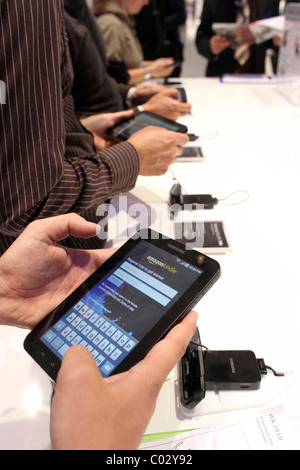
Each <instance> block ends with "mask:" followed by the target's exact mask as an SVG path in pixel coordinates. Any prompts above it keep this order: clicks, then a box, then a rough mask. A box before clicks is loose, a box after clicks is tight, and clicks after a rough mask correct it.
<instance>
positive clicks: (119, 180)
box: [102, 142, 140, 195]
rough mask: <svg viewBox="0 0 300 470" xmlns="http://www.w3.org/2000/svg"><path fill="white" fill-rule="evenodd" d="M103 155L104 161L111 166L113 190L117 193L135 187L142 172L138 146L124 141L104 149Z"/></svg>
mask: <svg viewBox="0 0 300 470" xmlns="http://www.w3.org/2000/svg"><path fill="white" fill-rule="evenodd" d="M104 154H105V156H104ZM102 155H103V162H104V163H106V164H107V166H108V167H109V168H110V174H111V178H112V181H111V183H112V186H111V189H112V191H111V192H112V193H113V194H115V195H116V194H120V193H124V192H128V191H130V190H131V189H132V188H134V186H135V184H136V180H137V178H138V175H139V172H140V157H139V154H138V152H137V150H136V148H135V147H134V146H133V145H132V144H131V143H130V142H122V143H120V144H116V145H113V146H112V147H110V148H108V149H106V150H104V152H103V153H102Z"/></svg>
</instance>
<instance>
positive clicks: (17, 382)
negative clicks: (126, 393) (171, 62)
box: [0, 78, 300, 449]
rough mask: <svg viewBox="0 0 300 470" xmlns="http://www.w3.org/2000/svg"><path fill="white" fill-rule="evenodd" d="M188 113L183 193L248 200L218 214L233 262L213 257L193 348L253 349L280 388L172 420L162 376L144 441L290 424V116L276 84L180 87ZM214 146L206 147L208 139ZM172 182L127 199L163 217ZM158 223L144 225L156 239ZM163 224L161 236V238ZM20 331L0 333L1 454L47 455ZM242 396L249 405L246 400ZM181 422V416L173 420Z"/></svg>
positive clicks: (295, 330) (297, 110)
mask: <svg viewBox="0 0 300 470" xmlns="http://www.w3.org/2000/svg"><path fill="white" fill-rule="evenodd" d="M183 82H184V86H185V89H186V92H187V96H188V99H189V101H190V102H191V103H192V104H193V110H192V114H191V115H190V116H187V117H186V118H184V119H182V122H183V123H185V124H186V125H187V126H188V127H189V132H193V133H195V134H197V135H199V136H200V139H199V140H198V141H197V142H195V143H194V144H193V145H200V146H201V147H202V149H203V151H204V154H205V157H206V159H205V162H201V163H184V164H182V163H176V164H175V165H173V166H172V171H173V173H174V174H175V175H176V177H177V179H178V180H179V181H180V183H181V184H182V186H183V187H184V188H185V189H186V191H187V192H188V193H203V194H204V193H209V194H212V195H213V196H214V197H217V198H222V197H225V196H226V195H227V194H229V193H231V192H232V191H237V190H246V191H248V192H249V193H250V196H251V197H250V199H249V201H248V202H246V203H244V204H241V205H238V206H230V207H229V206H226V207H225V206H221V205H219V206H217V207H216V209H214V210H213V211H207V212H206V213H205V217H206V218H208V219H210V220H213V219H215V220H220V219H221V220H224V221H225V223H226V226H227V229H228V233H229V236H230V239H231V242H232V247H233V252H232V254H229V255H219V256H215V258H216V259H217V260H218V261H219V263H220V265H221V268H222V273H223V274H222V277H221V279H220V280H219V281H218V283H217V284H216V285H215V286H214V287H213V289H212V290H211V291H210V292H209V293H208V294H207V295H206V297H205V298H204V299H203V300H201V302H200V303H199V305H198V306H197V310H198V312H199V322H198V326H199V330H200V334H201V338H202V341H203V343H204V344H205V345H206V346H208V347H209V348H211V349H251V350H253V351H254V352H255V353H256V355H257V357H263V358H264V359H265V360H266V363H267V364H268V365H270V366H272V367H273V368H274V369H276V370H278V371H284V372H288V374H287V376H286V378H275V377H273V376H272V375H268V376H267V377H265V378H263V383H262V387H261V389H260V390H259V391H256V392H234V393H233V392H231V393H230V394H228V393H227V394H224V393H223V394H220V396H219V397H216V396H215V395H214V394H213V392H210V393H209V394H208V396H207V398H206V399H205V401H204V402H203V403H202V404H201V405H199V407H197V408H196V410H195V411H194V412H193V413H185V412H184V410H179V407H178V403H177V400H176V390H177V382H176V379H177V372H176V369H175V370H174V372H173V373H172V374H170V376H169V379H168V380H167V381H166V382H165V384H164V387H163V390H162V392H161V394H160V397H159V399H158V403H157V408H156V411H155V414H154V416H153V419H152V420H151V423H150V425H149V428H148V430H147V433H159V432H169V431H174V430H181V429H191V428H197V427H204V426H208V425H211V424H221V423H222V422H224V420H225V419H228V418H230V417H236V416H243V415H244V414H245V413H249V412H253V411H254V410H256V409H258V408H266V407H273V406H275V405H284V406H285V409H286V413H287V414H288V416H291V417H293V416H300V402H299V396H300V393H299V392H300V366H299V358H300V342H299V333H300V315H299V313H300V312H299V310H300V308H299V306H300V279H299V261H300V256H299V247H298V239H299V228H300V223H299V202H300V197H299V180H300V158H299V154H300V152H299V149H300V145H299V143H300V142H299V141H300V138H299V136H300V133H299V127H300V107H299V106H298V107H297V106H294V105H293V104H291V103H290V102H289V101H288V100H287V99H285V98H284V97H283V96H282V95H281V94H280V93H279V92H278V90H277V87H276V85H257V84H256V85H249V84H247V85H236V84H235V85H228V84H226V85H225V84H220V83H219V81H218V80H215V79H203V78H202V79H185V80H183ZM211 132H216V133H217V136H216V137H215V138H214V139H212V140H209V139H207V137H205V136H207V135H208V134H210V133H211ZM173 183H174V181H173V179H172V174H171V173H170V172H168V174H167V175H165V176H163V177H160V178H157V177H153V178H142V177H141V178H139V179H138V182H137V185H136V188H135V189H134V190H133V191H132V193H131V196H130V197H131V198H133V200H134V201H135V202H136V201H138V202H141V201H142V202H145V203H147V204H149V206H151V205H152V204H154V206H155V208H156V209H157V208H159V207H160V205H161V207H162V211H164V210H166V207H167V206H166V204H165V203H167V201H168V194H169V191H170V188H171V186H172V184H173ZM157 223H158V219H156V221H155V222H154V224H153V226H154V228H157V227H156V226H157ZM167 225H168V220H166V217H165V216H164V217H162V221H161V227H162V229H163V230H164V231H166V230H167ZM26 334H27V332H26V331H21V330H17V329H14V328H7V327H1V328H0V377H1V401H0V449H48V448H50V437H49V410H50V399H51V386H50V383H49V380H48V378H47V376H46V375H45V374H44V373H43V371H42V370H41V369H40V368H39V367H38V366H37V365H35V363H34V362H33V361H32V360H31V358H30V357H29V356H27V354H26V353H25V352H24V350H23V348H22V342H23V339H24V338H25V336H26ZM246 394H248V395H246ZM183 415H184V416H183Z"/></svg>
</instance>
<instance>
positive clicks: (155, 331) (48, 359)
mask: <svg viewBox="0 0 300 470" xmlns="http://www.w3.org/2000/svg"><path fill="white" fill-rule="evenodd" d="M137 237H139V238H137ZM142 240H145V241H147V242H148V243H151V244H153V245H154V246H157V247H159V248H161V249H163V250H165V251H167V252H168V253H170V254H172V255H178V257H180V258H181V259H182V260H185V261H186V262H188V263H190V264H192V265H194V266H199V267H200V268H201V269H202V270H203V273H202V274H201V275H200V276H199V278H198V279H197V281H196V282H194V283H193V284H192V285H191V286H190V288H189V289H188V290H187V292H185V294H184V295H183V296H182V297H181V298H180V299H179V300H178V301H177V302H176V303H175V304H174V305H173V306H172V308H171V309H170V310H169V311H168V312H166V314H165V315H164V317H163V318H162V319H161V320H160V321H159V322H158V323H157V324H156V325H155V326H154V327H153V328H152V329H151V330H150V331H149V332H148V333H147V334H146V336H145V337H144V338H143V340H141V342H140V343H139V344H138V345H137V346H136V347H135V348H134V349H133V350H132V352H131V353H129V354H128V356H127V357H126V358H125V359H124V361H123V362H122V363H121V364H120V365H119V366H118V367H117V368H116V369H115V370H114V371H113V372H112V374H111V375H115V374H117V373H120V372H124V371H126V370H128V369H130V368H131V367H132V366H133V365H135V364H136V363H137V362H139V361H140V360H142V359H143V357H145V355H146V354H147V353H148V352H149V350H150V349H151V348H152V347H153V346H154V344H156V343H157V342H158V341H159V340H160V339H162V338H163V337H164V336H165V335H166V334H167V333H168V331H170V329H171V328H172V327H173V326H174V325H175V324H176V323H178V322H179V321H181V320H182V319H183V318H184V317H185V315H187V313H188V312H190V311H191V310H192V309H193V307H194V306H195V305H196V304H197V303H198V302H199V300H200V299H201V297H203V296H204V295H205V294H206V292H207V291H208V290H209V289H210V288H211V287H212V285H213V284H214V283H215V282H216V281H217V279H218V278H219V277H220V275H221V270H220V265H219V264H218V262H217V261H215V260H213V259H211V258H209V257H207V256H206V255H203V254H201V253H199V252H196V251H194V250H190V249H186V248H185V246H184V245H182V244H180V243H178V242H176V241H174V240H171V239H170V238H167V237H164V236H162V235H161V234H158V233H157V232H154V231H152V230H150V229H146V230H142V231H141V232H139V234H138V235H136V236H134V237H133V238H131V239H130V240H128V242H126V243H125V244H124V245H123V246H122V247H121V248H120V249H119V250H118V251H117V252H116V253H115V254H114V255H113V256H112V257H111V258H109V259H108V260H107V261H106V262H105V263H104V264H103V265H102V266H101V267H100V268H99V269H98V270H97V271H96V272H95V273H93V274H92V275H91V276H90V277H89V278H88V279H87V280H86V281H85V282H84V283H83V284H81V286H79V287H78V288H77V289H76V290H75V291H74V292H73V293H72V294H71V295H70V296H69V297H68V298H66V299H65V300H64V301H63V302H62V303H61V304H60V305H59V306H58V307H57V308H56V309H54V310H53V312H51V313H50V314H49V315H48V316H47V317H46V318H45V319H44V320H43V321H42V322H41V323H40V324H39V325H38V326H37V327H36V328H35V329H34V330H33V331H31V333H30V334H29V335H28V336H27V337H26V338H25V341H24V349H25V350H26V352H27V353H28V354H29V355H30V356H31V357H32V358H33V359H34V360H35V361H36V362H37V363H38V364H39V365H40V366H41V367H42V368H43V369H44V370H45V372H46V373H47V374H48V375H49V377H50V378H51V379H52V380H53V381H54V382H55V381H56V378H57V374H58V371H59V369H60V366H61V360H60V359H59V358H58V357H57V356H56V355H55V354H54V353H53V352H52V351H51V350H50V349H48V348H47V346H46V345H45V344H44V343H43V342H42V341H41V340H40V338H41V337H42V336H43V335H44V334H45V333H46V332H47V331H48V330H49V329H50V328H51V327H52V326H53V325H54V324H55V323H56V322H57V321H58V320H59V319H60V318H61V317H62V316H63V315H64V314H65V313H66V312H67V311H68V310H69V309H70V308H72V307H73V306H74V305H75V304H76V303H77V302H78V301H79V300H80V299H81V298H82V297H83V296H84V295H85V294H86V293H87V292H88V291H89V290H90V289H91V288H92V287H93V286H94V285H95V284H96V283H97V282H99V280H100V279H101V278H102V277H104V276H105V275H106V274H107V273H108V272H109V271H110V270H111V269H112V268H113V267H114V266H115V265H116V264H117V263H118V262H120V261H121V260H122V258H123V257H124V256H126V255H127V254H128V252H129V251H131V250H132V249H133V248H134V247H135V246H136V244H137V243H140V242H141V241H142Z"/></svg>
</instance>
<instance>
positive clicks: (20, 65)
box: [0, 0, 139, 236]
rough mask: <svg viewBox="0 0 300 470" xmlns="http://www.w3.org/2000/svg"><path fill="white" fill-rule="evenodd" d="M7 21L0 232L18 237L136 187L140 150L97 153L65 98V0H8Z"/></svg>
mask: <svg viewBox="0 0 300 470" xmlns="http://www.w3.org/2000/svg"><path fill="white" fill-rule="evenodd" d="M0 21H1V26H2V31H3V36H2V41H3V44H4V45H5V47H3V48H1V50H0V63H1V64H2V66H3V69H2V73H3V75H2V77H1V78H2V79H3V81H4V82H5V83H6V85H7V100H6V104H5V105H1V114H0V119H1V122H0V128H1V133H2V136H3V137H2V138H1V139H0V155H1V172H0V231H1V232H2V233H3V234H4V235H7V236H17V235H19V234H20V233H21V232H22V230H23V229H24V227H26V225H28V223H30V222H31V221H33V220H35V219H37V218H43V217H49V216H52V215H58V214H63V213H67V212H70V211H75V212H78V213H81V212H83V211H84V210H86V209H89V208H91V207H93V206H97V205H98V204H100V203H102V202H104V201H105V200H106V199H107V198H108V197H109V196H112V195H113V194H118V193H121V192H123V191H128V190H130V189H131V188H132V187H133V186H134V184H135V181H136V178H137V176H138V172H139V155H138V153H137V151H136V149H135V148H134V147H133V146H132V145H131V144H129V143H122V144H120V145H118V146H116V147H115V148H110V149H107V150H105V151H103V152H101V153H96V152H94V150H93V140H92V137H91V136H90V135H89V134H87V133H86V132H85V131H84V130H83V128H82V127H81V126H80V124H79V122H78V120H77V119H76V116H75V114H74V109H73V105H72V98H71V96H69V95H67V96H64V93H65V90H64V86H63V85H64V84H65V82H66V81H68V80H70V76H69V74H68V73H67V60H68V51H67V42H66V39H65V32H64V28H63V9H62V2H60V1H59V0H53V1H52V0H28V1H27V2H22V3H20V4H18V6H17V4H16V3H15V2H11V1H10V0H3V1H2V2H1V19H0ZM63 40H64V41H65V43H64V44H62V41H63ZM65 87H66V86H65ZM67 127H68V129H69V131H68V132H67ZM73 128H74V133H73V134H72V130H73ZM77 134H78V136H77ZM74 136H75V137H74ZM76 136H77V137H76ZM70 138H72V139H73V140H72V141H71V140H70ZM76 138H78V141H79V145H77V142H76ZM78 149H79V150H78ZM83 155H84V156H83Z"/></svg>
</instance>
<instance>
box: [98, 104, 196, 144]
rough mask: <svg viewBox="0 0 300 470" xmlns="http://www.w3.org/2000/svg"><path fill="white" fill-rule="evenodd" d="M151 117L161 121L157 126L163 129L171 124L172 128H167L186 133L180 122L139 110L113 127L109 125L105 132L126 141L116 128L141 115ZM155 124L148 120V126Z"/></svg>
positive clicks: (125, 137)
mask: <svg viewBox="0 0 300 470" xmlns="http://www.w3.org/2000/svg"><path fill="white" fill-rule="evenodd" d="M145 116H146V117H147V116H149V117H152V118H155V119H156V120H157V121H160V122H161V126H158V127H163V128H164V129H168V127H166V126H167V125H171V126H173V127H175V129H174V130H172V129H169V130H172V131H173V132H180V133H181V134H186V133H187V132H188V128H187V127H186V126H184V125H183V124H180V123H179V122H176V121H172V120H171V119H167V118H165V117H163V116H159V115H158V114H155V113H152V112H150V111H142V112H139V113H137V114H136V115H135V116H133V117H132V118H130V119H127V120H126V121H122V122H120V123H119V124H117V125H116V126H114V127H111V128H110V129H108V130H107V131H106V133H107V134H108V135H110V136H112V137H114V138H115V139H118V140H121V141H126V140H128V137H127V136H126V135H124V134H122V132H120V133H117V130H118V129H119V128H120V127H121V126H123V124H124V123H125V122H128V123H130V122H132V123H135V122H136V121H137V120H139V119H140V118H141V117H145ZM155 125H156V124H153V123H151V122H149V126H155Z"/></svg>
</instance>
